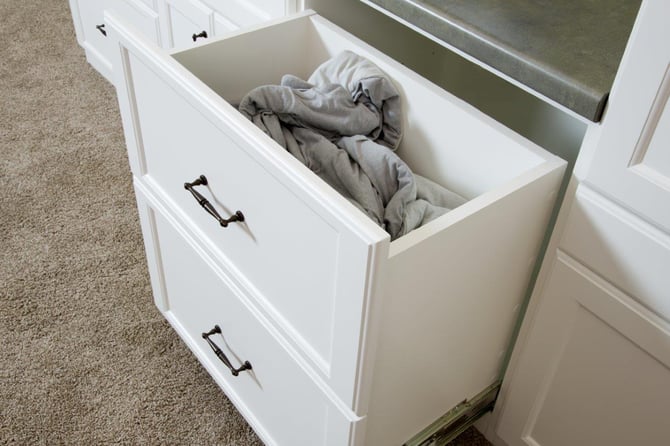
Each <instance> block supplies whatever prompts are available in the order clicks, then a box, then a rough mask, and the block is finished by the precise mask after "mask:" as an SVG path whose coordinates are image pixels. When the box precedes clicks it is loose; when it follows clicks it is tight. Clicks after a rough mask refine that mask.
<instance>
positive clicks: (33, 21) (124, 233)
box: [0, 0, 488, 446]
mask: <svg viewBox="0 0 670 446" xmlns="http://www.w3.org/2000/svg"><path fill="white" fill-rule="evenodd" d="M0 42H2V45H0V103H1V104H2V106H1V107H0V148H1V150H2V153H1V154H2V156H1V157H0V188H1V189H0V200H1V201H0V247H1V249H0V339H1V340H2V341H1V342H2V346H1V347H0V443H2V444H109V443H112V444H117V443H121V444H199V445H235V446H259V445H261V442H260V441H259V440H258V438H257V437H256V435H255V434H254V432H253V431H252V430H251V429H250V428H249V426H248V425H247V424H246V423H245V422H244V420H243V418H242V417H241V416H240V415H239V414H238V413H237V411H236V410H235V408H234V407H233V406H232V404H231V403H230V402H229V401H228V400H227V398H226V397H225V395H224V394H223V393H222V392H221V391H220V390H219V388H218V387H217V386H216V384H215V383H214V382H213V381H212V380H211V378H210V377H209V375H207V373H206V372H205V371H204V369H203V368H202V367H200V365H199V363H198V361H197V360H196V359H195V357H194V356H193V355H192V354H191V353H190V351H189V350H188V349H187V348H186V346H185V345H184V344H183V343H182V342H181V340H180V339H179V338H178V336H177V334H176V333H175V332H173V331H172V329H171V328H170V326H169V325H168V323H167V322H166V321H165V320H164V319H163V317H162V316H161V315H160V313H159V312H158V310H157V309H156V308H155V307H154V306H153V303H152V297H151V288H150V285H149V277H148V275H147V268H146V261H145V258H144V247H143V244H142V237H141V234H140V227H139V222H138V218H137V211H136V208H135V201H134V195H133V191H132V185H131V174H130V170H129V167H128V160H127V157H126V152H125V147H124V140H123V134H122V129H121V122H120V117H119V114H118V107H117V103H116V97H115V93H114V89H113V87H112V86H111V85H110V84H109V83H107V82H106V81H105V80H104V79H103V78H102V77H101V76H100V75H99V74H97V72H95V71H94V70H93V69H92V68H91V67H90V66H89V65H88V64H87V63H86V60H85V58H84V52H83V50H82V49H81V48H80V47H79V46H78V45H77V43H76V39H75V34H74V30H73V26H72V19H71V16H70V9H69V6H68V3H67V2H66V1H65V0H51V1H39V0H22V1H20V2H16V1H11V0H0ZM452 444H453V445H487V444H488V443H487V442H486V441H485V440H484V439H483V437H481V436H480V435H479V434H478V433H477V432H476V431H475V430H474V429H469V430H468V431H466V432H465V433H464V434H463V435H462V436H461V437H459V439H457V440H455V441H454V443H452ZM371 446H382V445H371Z"/></svg>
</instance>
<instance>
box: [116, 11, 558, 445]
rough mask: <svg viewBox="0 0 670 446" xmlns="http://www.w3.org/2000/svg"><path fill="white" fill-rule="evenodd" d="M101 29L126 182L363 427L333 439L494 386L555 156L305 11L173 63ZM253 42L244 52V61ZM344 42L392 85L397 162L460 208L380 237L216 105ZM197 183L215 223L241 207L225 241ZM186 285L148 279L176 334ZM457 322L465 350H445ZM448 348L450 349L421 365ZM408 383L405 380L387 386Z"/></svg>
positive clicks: (401, 436)
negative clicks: (456, 195) (174, 292)
mask: <svg viewBox="0 0 670 446" xmlns="http://www.w3.org/2000/svg"><path fill="white" fill-rule="evenodd" d="M106 21H107V22H108V23H110V25H111V28H112V30H113V32H112V35H113V38H114V39H115V40H116V41H118V42H119V44H120V48H121V51H120V52H119V53H118V60H117V64H118V66H119V67H120V69H119V70H118V72H117V76H118V77H117V79H116V85H117V88H118V94H119V103H120V107H121V113H122V117H123V121H124V127H125V132H126V136H127V138H128V147H129V157H130V160H131V167H132V170H133V172H134V174H135V175H136V177H137V180H136V181H137V184H138V188H140V189H146V190H147V191H150V194H151V195H152V196H155V197H156V199H155V200H156V201H157V202H160V203H161V206H163V207H164V208H165V209H166V212H168V213H169V214H171V215H173V217H172V218H173V219H174V220H175V222H179V223H175V224H178V225H180V226H181V225H183V226H184V228H186V229H184V230H183V231H185V232H187V233H188V237H190V238H192V242H191V245H193V247H192V249H194V250H196V251H202V253H205V254H206V255H207V256H210V257H211V259H213V262H214V263H215V265H210V267H211V268H213V269H215V270H220V271H221V272H222V273H223V274H224V275H225V276H226V277H227V280H228V281H230V283H231V284H234V286H235V287H236V288H237V289H239V293H236V294H239V296H238V299H240V300H241V301H242V302H244V304H245V305H247V306H248V307H250V308H252V309H253V311H252V312H253V313H255V314H258V315H259V317H261V318H262V319H263V320H265V321H267V323H268V325H270V330H271V332H273V333H274V335H275V336H276V337H278V339H279V340H278V342H280V343H286V344H287V345H289V346H290V348H291V349H292V351H295V352H296V354H297V357H294V360H295V361H296V366H299V367H301V368H303V369H305V370H306V371H305V373H306V376H309V377H311V378H310V379H312V380H313V381H314V383H316V385H317V386H318V387H320V388H321V390H322V391H323V394H324V396H325V397H326V399H330V400H331V401H332V402H333V404H334V405H335V406H343V407H347V408H348V410H351V411H353V412H354V413H356V414H357V415H359V416H366V415H367V418H368V420H375V421H374V423H371V424H370V426H369V427H370V428H369V429H367V430H366V426H365V424H366V423H365V422H364V421H363V422H360V423H358V424H357V425H356V426H355V428H354V431H355V432H354V434H353V437H352V439H351V440H347V441H348V442H350V443H351V444H395V443H401V442H403V441H405V440H407V439H409V437H410V436H411V435H413V434H414V433H416V432H418V431H419V430H421V429H422V428H423V427H425V425H427V424H429V423H430V422H432V421H433V420H434V419H435V418H437V417H439V416H440V415H442V414H443V413H444V412H446V411H447V410H449V409H450V408H451V406H452V405H455V404H457V403H458V402H460V401H462V400H463V399H465V398H469V397H472V396H474V394H476V393H478V392H479V391H481V390H482V389H483V388H485V387H487V386H489V385H490V384H492V383H493V382H495V381H496V380H497V378H498V375H499V373H500V367H501V361H502V359H503V356H504V355H503V354H502V353H501V352H503V351H504V349H505V346H506V344H507V342H508V339H509V337H510V335H511V332H512V329H513V327H514V324H515V315H516V310H517V306H518V304H519V303H520V301H521V299H522V298H523V296H524V294H525V289H526V286H527V283H528V280H529V277H530V273H531V270H532V266H533V264H534V261H535V256H536V255H537V251H538V249H539V245H540V242H541V240H542V237H543V234H544V230H545V227H546V224H547V220H548V217H549V213H550V210H551V208H552V206H553V202H554V200H555V197H556V191H557V188H558V186H559V184H560V180H561V176H562V172H563V169H564V167H565V163H564V162H563V161H562V160H560V159H558V158H556V157H554V156H553V155H551V154H549V153H547V152H546V151H544V150H542V149H540V148H539V147H537V146H535V145H533V144H531V143H530V142H528V141H526V140H524V139H523V138H521V137H520V136H518V135H515V134H513V133H512V132H510V131H508V130H507V129H505V128H503V127H502V126H500V125H499V124H497V123H495V122H494V121H492V120H491V119H490V118H488V117H486V116H485V115H484V114H482V113H481V112H478V111H477V110H475V109H474V108H472V107H470V106H469V105H467V104H465V103H463V102H462V101H460V100H458V99H456V98H455V97H453V96H451V95H449V94H448V93H446V92H444V91H442V90H440V89H439V88H437V87H435V86H434V85H432V84H430V83H429V82H428V81H426V80H425V79H423V78H421V77H419V76H417V75H416V74H414V73H412V72H411V71H409V70H408V69H406V68H405V67H403V66H401V65H400V64H398V63H396V62H394V61H393V60H391V59H390V58H388V57H387V56H385V55H383V54H382V53H379V52H378V51H376V50H375V49H373V48H371V47H369V46H368V45H366V44H364V43H363V42H361V41H359V40H357V39H356V38H354V37H353V36H351V35H349V34H347V33H345V32H344V31H342V30H341V29H339V28H337V27H336V26H334V25H332V24H330V23H329V22H327V21H325V20H323V19H322V18H320V17H318V16H316V15H314V14H313V13H304V14H299V15H297V16H295V17H292V18H288V19H279V20H275V21H273V22H270V23H269V24H266V25H261V26H257V27H255V28H252V29H247V30H244V31H239V32H232V33H230V34H228V35H227V37H226V38H222V39H216V38H215V39H213V40H211V41H209V42H207V43H203V44H201V45H198V46H196V47H194V48H192V49H188V50H184V51H180V52H177V53H174V54H173V55H170V54H168V53H165V52H163V51H161V50H160V49H158V48H157V47H155V46H154V45H152V44H151V43H150V42H148V41H147V40H146V39H143V38H142V36H141V35H139V34H138V33H136V32H134V31H132V30H130V29H129V28H127V27H126V26H125V25H124V23H123V22H122V20H120V19H118V18H116V17H114V16H113V15H108V16H106ZM287 43H290V44H287ZM260 44H263V45H260ZM250 47H254V48H258V49H259V50H258V52H254V54H253V57H252V55H251V54H250V53H249V51H248V48H250ZM342 49H351V50H354V51H355V52H357V53H359V54H362V55H364V56H365V57H367V58H369V59H370V60H372V61H373V62H375V63H377V64H378V65H379V66H380V67H381V68H382V69H383V70H384V71H386V73H387V74H388V75H389V76H390V77H391V78H392V79H394V80H395V81H396V82H397V83H398V84H399V86H400V88H401V90H402V91H403V93H404V97H405V101H406V114H407V116H406V119H407V125H406V129H405V131H406V136H405V139H404V142H403V146H402V147H401V149H400V153H402V154H408V157H410V158H412V160H411V162H412V163H413V165H414V167H415V169H416V170H417V171H420V172H422V173H424V174H427V173H431V172H436V174H435V176H436V178H433V179H436V180H438V181H440V182H442V183H443V184H444V185H446V186H447V187H450V188H453V189H456V190H457V191H459V192H462V193H464V194H466V195H467V196H468V197H469V198H471V200H470V201H469V202H468V203H466V204H465V205H463V206H461V207H460V208H458V209H456V210H454V211H452V212H451V213H448V214H447V215H445V216H443V217H441V218H439V219H436V220H435V221H433V222H431V223H429V224H427V225H425V226H424V227H422V228H420V229H418V230H416V231H413V232H412V233H410V234H409V235H407V236H405V237H402V238H400V239H398V240H397V241H394V242H393V243H389V237H388V234H386V233H385V232H384V231H383V230H382V229H381V228H379V227H377V226H376V225H374V224H373V223H372V222H371V221H370V220H369V219H368V217H367V216H365V215H364V214H362V213H361V212H360V211H359V210H358V209H357V208H355V207H354V206H353V205H351V204H350V203H349V202H348V201H346V200H345V199H344V198H343V197H341V196H339V195H338V194H337V193H335V192H334V191H333V190H332V189H331V188H330V187H329V186H327V185H326V184H325V183H323V182H322V181H321V180H320V179H319V178H318V177H316V176H315V175H314V174H312V173H311V172H310V171H309V170H308V169H307V168H306V167H304V166H302V165H301V164H300V163H299V162H298V161H297V160H295V159H294V158H293V157H291V155H290V154H288V153H287V152H286V151H285V150H283V149H281V148H280V147H279V146H277V145H276V144H275V143H274V142H273V141H272V140H270V139H269V138H268V137H267V136H266V135H265V134H264V133H263V132H261V131H260V130H259V129H257V128H256V127H255V126H253V124H251V123H250V122H249V121H248V120H246V119H245V118H243V117H242V116H241V115H240V114H239V113H238V112H237V111H236V110H235V109H234V108H233V107H232V106H231V105H230V104H229V102H235V101H236V100H239V98H240V97H241V95H242V94H244V93H245V92H246V91H248V90H250V89H251V88H252V87H254V86H257V85H263V84H266V83H270V82H272V81H273V80H274V79H275V78H276V77H277V76H279V75H281V74H285V73H294V74H297V75H301V76H303V77H307V75H308V74H309V73H311V71H313V70H314V69H315V68H316V67H317V66H318V65H319V64H320V63H321V62H323V61H325V60H327V59H328V58H329V57H332V56H334V55H335V54H337V53H338V52H339V51H341V50H342ZM263 52H267V56H268V57H264V54H263ZM435 108H438V109H439V110H441V112H443V113H447V114H448V115H449V116H450V118H451V119H452V120H453V128H450V129H449V131H444V129H443V128H441V127H438V126H437V125H436V123H435V121H434V120H435V118H434V114H435V113H434V109H435ZM419 148H420V150H421V153H423V156H419V155H418V153H419V152H418V151H419ZM482 158H483V159H487V160H489V161H491V160H496V161H495V162H491V163H490V164H489V163H482ZM458 166H460V167H461V168H458ZM477 167H479V169H480V170H483V171H484V172H485V174H481V173H480V172H479V171H478V169H477ZM200 174H205V175H206V176H207V178H208V181H209V185H208V186H207V187H206V188H201V190H202V193H203V194H204V195H205V196H206V197H207V198H208V199H209V200H210V201H211V202H212V203H213V204H214V206H215V207H216V208H217V209H219V210H220V211H221V212H222V214H224V216H227V215H229V214H231V213H232V212H234V211H236V210H238V209H239V210H241V211H242V212H243V213H244V214H245V222H244V223H243V224H231V225H230V227H229V228H227V229H225V230H224V229H222V228H220V227H219V226H218V224H217V223H216V222H215V221H214V220H213V219H212V218H211V216H209V215H208V214H206V213H205V212H204V211H203V210H202V209H200V208H199V206H198V205H197V203H196V202H195V201H194V200H193V198H192V197H191V196H190V194H189V193H188V192H187V191H185V190H184V188H183V184H184V182H187V181H192V180H193V179H195V178H196V177H197V176H198V175H200ZM143 220H145V221H144V223H143V228H144V231H145V237H146V238H148V239H149V240H150V242H147V246H148V249H151V250H152V252H153V254H151V255H148V257H149V260H150V261H152V257H153V261H154V262H157V263H160V264H161V265H162V266H159V265H156V266H153V267H150V270H151V271H153V274H161V273H160V271H162V269H165V268H166V266H165V265H166V264H167V263H168V262H173V261H176V260H172V259H169V258H168V257H169V256H170V255H167V256H168V257H166V254H165V253H163V252H162V251H163V250H162V249H158V250H156V249H155V248H149V246H150V245H152V244H153V245H156V244H158V245H159V246H161V243H162V239H163V238H165V237H167V238H169V239H171V238H173V237H171V236H163V235H161V231H153V230H150V229H149V230H147V227H149V228H150V227H151V224H152V223H151V222H152V221H155V219H154V220H151V219H147V218H144V219H143ZM147 221H148V223H147ZM147 231H148V232H149V233H147ZM162 232H163V233H165V232H169V230H164V231H162ZM156 234H158V235H156ZM156 252H158V253H160V254H156ZM159 258H160V260H157V259H159ZM161 268H162V269H161ZM482 274H484V277H485V278H483V277H482ZM177 275H178V274H177V273H176V272H174V271H172V272H170V273H167V276H177ZM167 276H166V277H167ZM187 277H188V275H186V276H185V275H183V274H182V275H179V277H173V278H169V279H163V280H164V281H166V283H167V281H173V282H174V281H176V282H178V284H174V285H171V286H170V285H165V286H163V285H160V283H162V282H161V281H158V282H157V281H156V280H154V281H153V284H154V286H155V287H156V286H157V285H156V283H158V289H157V291H156V292H157V293H158V294H161V293H162V294H165V293H166V291H165V290H168V291H167V293H168V296H167V297H166V296H163V297H161V298H157V302H158V304H159V307H160V306H162V307H163V308H164V309H167V311H168V312H169V317H168V318H169V319H171V320H172V322H173V323H178V324H183V322H182V321H181V319H182V318H188V317H189V316H188V315H187V314H186V313H183V315H180V314H179V313H178V312H177V313H174V312H170V310H169V309H170V308H173V307H174V306H175V302H174V301H173V302H172V303H171V300H170V299H171V298H170V296H169V288H170V287H173V288H174V287H188V286H189V284H190V283H191V281H189V280H188V279H187ZM211 287H212V288H215V287H216V285H211ZM184 289H186V288H184ZM208 292H212V293H213V292H215V290H213V289H209V291H208ZM177 305H181V302H180V303H178V304H177ZM221 311H223V309H222V310H221ZM501 312H505V313H506V314H505V315H503V316H501ZM213 313H217V311H214V312H213ZM443 318H446V319H448V320H452V321H460V322H461V323H462V324H463V325H461V326H456V325H454V324H440V323H439V321H441V320H442V319H443ZM467 321H469V322H470V323H472V324H473V326H472V327H470V328H472V334H471V336H468V342H467V343H462V342H454V340H457V339H459V337H460V336H463V329H467V326H468V325H469V323H467ZM397 322H401V323H399V324H396V323H397ZM399 327H403V328H405V330H400V331H398V330H397V328H399ZM445 342H446V343H447V344H448V345H449V349H448V350H449V354H446V355H435V354H434V352H435V351H439V350H440V348H441V347H442V346H443V345H444V343H445ZM196 354H198V355H199V356H201V354H200V353H198V352H197V350H196ZM398 358H401V359H398ZM454 358H456V359H454ZM201 359H202V358H201ZM405 359H407V360H408V361H409V365H403V361H404V360H405ZM461 359H463V361H461ZM398 361H400V364H399V362H398ZM420 362H425V363H426V367H420V366H419V367H418V368H417V367H416V366H415V365H414V364H415V363H420ZM468 377H470V378H473V377H476V378H474V379H468ZM408 379H410V380H413V383H412V386H409V387H406V388H404V389H405V390H401V389H398V387H397V385H398V384H400V383H404V382H406V380H408ZM408 389H413V391H409V390H408ZM400 393H402V395H403V398H402V399H403V401H402V406H399V405H398V404H395V401H397V395H399V394H400ZM431 394H432V398H430V399H429V400H428V401H429V404H427V403H426V401H427V400H426V396H427V395H431ZM442 397H444V398H442ZM393 400H395V401H394V404H390V402H391V401H393ZM253 412H255V409H254V410H252V413H253ZM264 423H265V422H262V423H261V424H262V425H263V424H264ZM252 424H253V423H252ZM317 424H318V423H317ZM381 426H384V427H385V428H381ZM262 429H263V428H261V430H262ZM350 443H347V442H342V443H337V444H350ZM282 444H291V443H285V442H284V443H282Z"/></svg>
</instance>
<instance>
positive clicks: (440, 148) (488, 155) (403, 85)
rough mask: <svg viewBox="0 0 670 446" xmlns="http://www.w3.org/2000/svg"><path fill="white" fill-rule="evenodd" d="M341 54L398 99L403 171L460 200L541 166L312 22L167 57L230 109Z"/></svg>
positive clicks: (447, 100)
mask: <svg viewBox="0 0 670 446" xmlns="http://www.w3.org/2000/svg"><path fill="white" fill-rule="evenodd" d="M343 50H350V51H353V52H355V53H357V54H359V55H361V56H363V57H365V58H367V59H369V60H371V61H372V62H373V63H375V64H376V65H377V66H379V67H380V68H381V69H382V70H383V71H384V72H385V73H386V74H387V75H388V76H389V77H390V78H391V79H392V80H393V81H394V83H395V84H396V86H397V87H398V89H399V91H400V93H401V95H402V98H403V105H404V107H403V112H404V120H405V121H404V136H403V140H402V143H401V145H400V147H399V148H398V152H397V153H398V154H399V155H400V157H401V158H402V159H403V160H404V161H405V162H407V163H408V165H409V166H410V168H411V169H412V170H413V171H414V172H415V173H418V174H420V175H423V176H425V177H427V178H429V179H431V180H433V181H435V182H437V183H438V184H441V185H442V186H444V187H446V188H448V189H450V190H452V191H454V192H456V193H458V194H460V195H462V196H464V197H466V198H468V199H472V198H475V197H477V196H479V195H481V194H483V193H486V192H488V191H491V190H493V189H495V188H496V187H499V186H500V185H502V184H504V183H506V182H508V181H510V180H512V179H514V178H516V177H518V176H519V175H522V174H524V173H525V172H527V171H529V170H530V169H533V168H534V167H536V166H538V165H540V164H542V163H543V162H544V161H545V160H546V158H547V156H549V154H548V153H546V152H545V151H544V150H542V149H540V148H539V147H537V146H535V145H534V144H532V143H531V142H529V141H527V140H525V139H524V138H522V137H520V136H519V135H517V134H515V133H513V132H511V131H510V130H509V129H507V128H505V127H503V126H502V125H500V124H499V123H497V122H496V121H494V120H492V119H490V118H489V117H488V116H486V115H484V114H483V113H481V112H479V111H478V110H476V109H474V108H473V107H471V106H470V105H468V104H466V103H464V102H463V101H461V100H459V99H458V98H456V97H454V96H452V95H451V94H449V93H448V92H446V91H444V90H442V89H441V88H439V87H437V86H435V85H434V84H432V83H430V82H429V81H427V80H426V79H424V78H422V77H420V76H419V75H417V74H415V73H413V72H412V71H411V70H409V69H407V68H405V67H403V66H402V65H400V64H399V63H397V62H395V61H394V60H392V59H391V58H389V57H387V56H386V55H384V54H383V53H381V52H379V51H377V50H375V49H374V48H372V47H370V46H369V45H367V44H365V43H364V42H362V41H360V40H358V39H357V38H355V37H354V36H352V35H350V34H348V33H346V32H345V31H343V30H341V29H340V28H338V27H337V26H335V25H333V24H332V23H330V22H328V21H327V20H325V19H323V18H321V17H319V16H318V15H306V16H300V17H297V18H294V19H290V20H288V21H284V22H280V23H275V24H273V25H271V26H266V27H262V28H258V29H256V30H253V31H251V32H244V33H240V34H238V35H235V36H232V37H229V38H225V39H223V40H218V41H214V42H212V43H209V44H206V45H203V46H199V47H196V48H192V49H189V50H186V51H182V52H177V53H174V54H173V57H174V58H175V59H176V60H177V61H178V62H179V63H180V64H182V65H183V66H185V67H186V68H187V69H188V70H189V71H190V72H192V73H193V74H194V75H195V76H196V77H198V78H199V79H200V80H201V81H203V82H204V83H205V84H207V85H208V86H209V87H210V88H211V89H212V90H214V91H215V92H216V93H217V94H219V95H220V96H222V97H223V98H224V99H225V100H226V101H228V102H229V103H231V104H237V103H239V101H240V100H241V99H242V97H243V96H244V95H246V94H247V93H248V92H249V91H250V90H252V89H253V88H255V87H257V86H261V85H269V84H279V82H280V80H281V77H282V76H283V75H285V74H293V75H295V76H298V77H300V78H302V79H307V78H308V77H309V76H310V75H311V74H312V72H313V71H314V70H315V69H316V68H317V67H318V66H319V65H320V64H321V63H323V62H325V61H326V60H328V59H330V58H331V57H333V56H335V55H337V54H338V53H340V52H341V51H343Z"/></svg>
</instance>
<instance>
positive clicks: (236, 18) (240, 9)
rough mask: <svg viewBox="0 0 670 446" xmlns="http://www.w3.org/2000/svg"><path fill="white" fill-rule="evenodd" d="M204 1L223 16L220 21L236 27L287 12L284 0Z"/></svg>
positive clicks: (280, 15)
mask: <svg viewBox="0 0 670 446" xmlns="http://www.w3.org/2000/svg"><path fill="white" fill-rule="evenodd" d="M205 2H206V3H207V4H208V5H209V6H210V7H211V8H212V9H214V10H215V11H216V13H217V15H219V16H220V17H222V18H223V20H222V22H223V21H227V22H228V23H229V24H230V25H232V26H234V27H236V28H239V27H245V26H250V25H254V24H256V23H260V22H263V21H266V20H270V19H273V18H277V17H282V16H283V15H285V14H286V13H287V12H288V11H287V10H286V3H287V2H286V1H285V0H254V1H243V0H205ZM217 31H218V30H217Z"/></svg>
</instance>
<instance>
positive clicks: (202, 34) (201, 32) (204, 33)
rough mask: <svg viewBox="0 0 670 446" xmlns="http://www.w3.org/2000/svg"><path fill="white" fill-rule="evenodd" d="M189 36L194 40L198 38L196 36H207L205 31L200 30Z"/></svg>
mask: <svg viewBox="0 0 670 446" xmlns="http://www.w3.org/2000/svg"><path fill="white" fill-rule="evenodd" d="M191 37H193V41H194V42H195V41H196V40H198V37H202V38H204V39H206V38H207V31H200V32H199V33H198V34H193V36H191Z"/></svg>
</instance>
